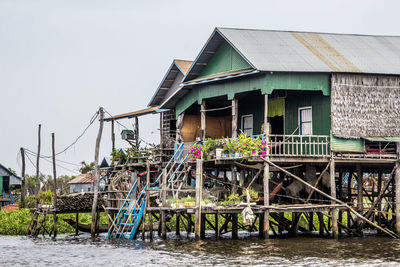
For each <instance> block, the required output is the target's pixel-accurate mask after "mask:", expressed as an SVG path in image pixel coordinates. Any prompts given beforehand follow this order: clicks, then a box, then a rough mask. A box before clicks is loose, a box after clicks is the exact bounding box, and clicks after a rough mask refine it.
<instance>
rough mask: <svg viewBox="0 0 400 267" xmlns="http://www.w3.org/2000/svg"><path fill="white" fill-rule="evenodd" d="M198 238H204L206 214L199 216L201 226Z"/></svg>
mask: <svg viewBox="0 0 400 267" xmlns="http://www.w3.org/2000/svg"><path fill="white" fill-rule="evenodd" d="M200 228H201V229H200V238H202V239H204V238H206V214H204V213H202V214H201V224H200Z"/></svg>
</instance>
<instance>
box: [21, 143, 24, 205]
mask: <svg viewBox="0 0 400 267" xmlns="http://www.w3.org/2000/svg"><path fill="white" fill-rule="evenodd" d="M20 150H21V160H22V170H21V206H22V207H21V208H25V151H24V148H22V147H21V149H20Z"/></svg>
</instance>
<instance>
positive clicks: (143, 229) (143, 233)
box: [142, 160, 150, 240]
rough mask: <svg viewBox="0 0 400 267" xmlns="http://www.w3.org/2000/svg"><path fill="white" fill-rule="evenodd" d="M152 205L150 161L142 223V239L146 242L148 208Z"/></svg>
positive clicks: (147, 170) (147, 168) (147, 169)
mask: <svg viewBox="0 0 400 267" xmlns="http://www.w3.org/2000/svg"><path fill="white" fill-rule="evenodd" d="M149 205H150V161H149V160H147V161H146V204H145V208H144V211H143V221H142V227H143V228H142V239H143V240H145V235H146V213H147V208H148V207H149Z"/></svg>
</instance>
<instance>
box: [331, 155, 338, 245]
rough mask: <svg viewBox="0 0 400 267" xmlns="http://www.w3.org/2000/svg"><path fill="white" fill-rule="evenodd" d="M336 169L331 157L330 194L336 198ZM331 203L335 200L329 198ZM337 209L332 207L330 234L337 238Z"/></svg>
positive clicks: (334, 202)
mask: <svg viewBox="0 0 400 267" xmlns="http://www.w3.org/2000/svg"><path fill="white" fill-rule="evenodd" d="M335 174H336V171H335V160H334V159H333V157H331V165H330V185H331V196H332V198H336V182H335V179H336V177H335V176H336V175H335ZM331 204H333V205H334V204H336V201H334V200H331ZM337 216H338V209H332V236H333V237H334V238H338V217H337Z"/></svg>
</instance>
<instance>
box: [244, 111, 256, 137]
mask: <svg viewBox="0 0 400 267" xmlns="http://www.w3.org/2000/svg"><path fill="white" fill-rule="evenodd" d="M242 132H244V133H246V134H247V136H250V135H253V115H252V114H251V115H243V116H242Z"/></svg>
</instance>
